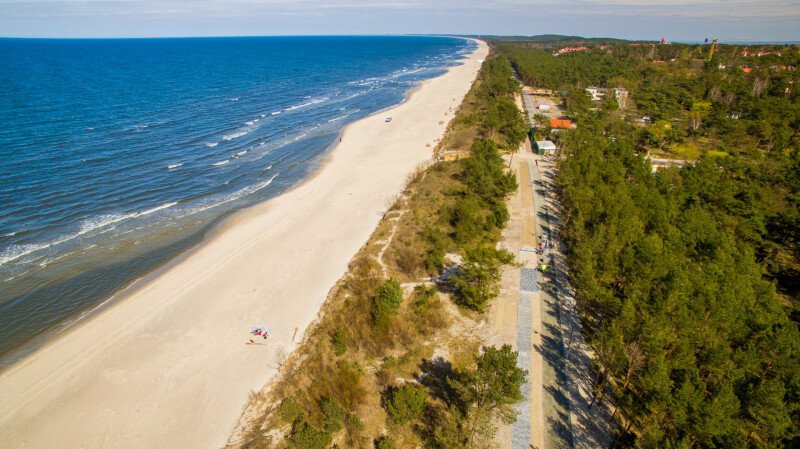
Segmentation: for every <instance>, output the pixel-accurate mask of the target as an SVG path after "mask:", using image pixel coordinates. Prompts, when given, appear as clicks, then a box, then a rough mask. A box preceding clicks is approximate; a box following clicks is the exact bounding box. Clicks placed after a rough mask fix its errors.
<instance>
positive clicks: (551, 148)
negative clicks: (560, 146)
mask: <svg viewBox="0 0 800 449" xmlns="http://www.w3.org/2000/svg"><path fill="white" fill-rule="evenodd" d="M555 152H556V144H554V143H553V142H552V141H550V140H537V141H536V153H537V154H555Z"/></svg>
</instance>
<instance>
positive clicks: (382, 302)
mask: <svg viewBox="0 0 800 449" xmlns="http://www.w3.org/2000/svg"><path fill="white" fill-rule="evenodd" d="M402 301H403V289H402V288H400V283H399V282H397V281H396V280H394V279H388V280H387V281H386V282H384V283H383V285H381V286H380V287H378V290H377V291H376V292H375V302H374V306H373V310H372V320H373V321H374V322H375V325H376V326H377V327H378V328H386V326H387V325H388V324H389V319H390V318H391V317H392V316H393V315H394V314H396V313H397V311H398V310H399V309H400V303H401V302H402Z"/></svg>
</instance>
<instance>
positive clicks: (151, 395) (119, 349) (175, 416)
mask: <svg viewBox="0 0 800 449" xmlns="http://www.w3.org/2000/svg"><path fill="white" fill-rule="evenodd" d="M487 53H488V48H487V46H486V44H484V43H483V42H480V43H479V47H478V49H477V50H476V51H475V52H473V53H472V54H471V55H470V56H469V57H468V58H467V59H466V60H464V61H463V64H461V65H459V66H456V67H452V68H450V69H449V70H448V71H447V73H446V74H444V75H442V76H440V77H438V78H434V79H431V80H428V81H425V82H424V83H422V84H421V85H420V86H419V87H418V88H417V89H416V90H415V92H414V93H413V94H412V95H411V96H410V98H409V99H408V100H407V101H406V102H404V103H402V104H400V105H398V106H396V107H395V108H392V109H391V110H388V111H385V112H383V113H380V114H376V115H374V116H371V117H368V118H365V119H363V120H360V121H358V122H356V123H353V124H351V125H350V126H348V127H347V129H346V130H345V132H344V135H343V138H342V141H341V143H340V144H339V145H338V146H337V147H336V149H335V150H334V151H333V152H332V153H331V154H330V155H329V156H327V158H326V160H325V161H324V162H323V163H322V165H321V168H320V169H319V170H318V171H317V173H316V174H315V175H313V176H312V177H311V179H309V180H308V181H307V182H305V183H303V184H302V185H300V186H299V187H297V188H295V189H294V190H292V191H290V192H287V193H285V194H284V195H281V196H280V197H277V198H275V199H273V200H270V201H269V202H267V203H264V204H262V205H258V206H254V207H252V208H249V209H247V210H245V211H243V212H241V213H239V214H237V215H236V216H234V217H233V218H231V219H230V220H228V221H227V222H226V223H225V224H224V225H223V226H222V227H221V228H220V229H219V230H217V231H216V232H215V233H214V235H213V236H211V237H210V238H209V239H208V241H207V242H205V243H204V244H203V245H202V246H201V247H199V248H198V249H197V250H196V251H193V252H191V253H190V254H189V255H188V256H186V257H185V258H183V259H182V260H180V261H179V262H177V263H175V264H174V265H172V266H171V267H169V268H168V269H166V270H165V271H164V272H163V273H160V274H159V275H158V276H156V277H155V278H154V279H152V280H148V281H146V282H142V283H140V285H137V286H135V287H134V288H132V289H131V291H130V292H129V293H126V294H125V295H124V297H123V298H121V299H120V300H118V301H117V302H116V303H115V304H113V305H112V306H110V307H108V308H107V309H106V310H104V311H102V312H100V313H99V314H98V315H97V316H96V317H94V318H92V319H90V320H87V321H86V322H85V323H83V324H81V325H80V326H77V327H76V328H75V329H74V330H73V331H71V332H69V333H67V334H66V335H64V336H63V337H60V338H58V339H57V340H55V341H53V342H51V343H49V344H48V345H47V346H45V347H44V348H42V349H40V350H39V351H37V352H36V353H34V354H33V355H31V356H29V357H28V358H26V359H24V360H23V361H21V362H20V363H18V364H16V365H14V366H12V367H11V368H9V369H8V370H6V371H5V372H3V373H2V374H0V447H8V448H17V447H25V448H53V447H58V448H77V447H81V448H107V447H113V448H143V447H175V448H183V447H192V448H217V447H222V446H224V445H225V443H226V441H227V439H228V437H229V434H230V432H231V431H232V430H233V428H234V426H235V425H236V424H237V422H238V419H239V416H240V413H241V410H242V408H243V406H244V405H245V404H246V402H247V400H248V395H249V394H250V392H251V391H254V390H259V389H260V388H261V387H262V386H263V385H264V384H265V383H266V382H267V381H268V380H269V379H270V378H271V377H272V376H274V374H275V373H276V370H277V367H278V366H279V363H280V362H281V359H282V358H283V357H285V355H286V354H288V353H289V352H291V351H292V350H293V349H294V348H295V347H296V346H297V345H298V344H299V343H300V341H301V340H302V335H303V332H304V331H305V329H306V328H307V326H308V325H309V324H310V323H311V322H312V320H313V319H314V318H315V317H316V315H317V312H318V310H319V308H320V306H321V304H322V302H323V301H324V300H325V298H326V296H327V293H328V291H329V289H330V288H331V287H332V286H333V285H334V283H335V282H336V281H337V280H338V279H339V278H341V277H342V275H343V274H344V273H345V271H346V269H347V264H348V262H349V261H350V259H351V258H352V257H353V255H354V254H355V253H356V252H357V251H358V249H359V248H360V247H361V246H362V245H363V244H364V243H365V242H366V241H367V239H368V238H369V236H370V234H371V233H372V232H373V230H374V228H375V226H376V225H377V224H378V222H379V220H380V219H381V216H382V214H383V212H384V211H385V210H386V208H387V207H388V204H387V199H389V198H393V197H395V196H396V195H397V194H399V193H400V192H401V191H402V190H403V188H404V187H405V180H406V177H407V175H408V174H409V173H411V172H412V171H413V170H414V168H415V167H416V166H417V165H418V164H420V163H422V162H424V161H426V160H429V159H430V158H431V156H432V149H433V146H434V144H435V141H436V139H437V138H440V137H441V136H442V135H443V134H444V131H445V126H446V124H447V123H448V122H449V121H450V119H451V118H452V112H448V111H449V110H450V109H451V108H452V109H453V110H454V109H456V108H457V107H458V105H459V104H461V101H462V99H463V98H464V95H465V94H466V93H467V91H468V90H469V88H470V86H471V85H472V82H473V81H474V79H475V77H476V75H477V72H478V70H479V69H480V65H481V62H482V60H483V59H484V58H485V57H486V55H487ZM388 116H391V117H392V120H391V122H386V121H385V118H386V117H388ZM254 324H265V325H269V326H270V327H271V329H272V331H273V336H272V337H270V339H269V340H268V341H267V343H266V344H263V345H246V344H245V342H246V341H247V337H248V331H249V330H250V326H251V325H254Z"/></svg>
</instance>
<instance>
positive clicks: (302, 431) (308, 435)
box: [286, 418, 332, 449]
mask: <svg viewBox="0 0 800 449" xmlns="http://www.w3.org/2000/svg"><path fill="white" fill-rule="evenodd" d="M331 439H332V437H331V434H330V433H328V432H323V431H321V430H317V429H315V428H314V427H312V426H311V424H309V423H308V422H306V420H305V419H303V418H297V419H296V420H295V421H294V423H292V431H291V433H290V434H289V436H288V437H287V438H286V444H287V445H288V446H289V447H290V448H293V449H325V448H326V447H327V446H328V445H329V444H331Z"/></svg>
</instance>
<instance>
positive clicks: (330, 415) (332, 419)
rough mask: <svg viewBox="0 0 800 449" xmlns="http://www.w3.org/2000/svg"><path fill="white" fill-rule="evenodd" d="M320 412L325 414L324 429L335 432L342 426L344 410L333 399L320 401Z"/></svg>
mask: <svg viewBox="0 0 800 449" xmlns="http://www.w3.org/2000/svg"><path fill="white" fill-rule="evenodd" d="M321 408H322V414H323V415H325V431H326V432H328V433H336V432H338V431H339V430H340V429H341V428H342V423H343V422H344V419H345V418H346V415H345V413H344V410H342V408H341V407H339V405H338V404H337V403H336V401H334V400H333V399H325V400H323V401H322V406H321Z"/></svg>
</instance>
